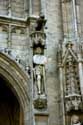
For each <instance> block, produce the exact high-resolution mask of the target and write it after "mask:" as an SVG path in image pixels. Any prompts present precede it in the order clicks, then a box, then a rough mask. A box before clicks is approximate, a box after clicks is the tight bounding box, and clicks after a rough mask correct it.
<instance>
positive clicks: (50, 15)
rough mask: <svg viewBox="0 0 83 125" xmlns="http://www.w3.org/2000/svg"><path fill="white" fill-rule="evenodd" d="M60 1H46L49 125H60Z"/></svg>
mask: <svg viewBox="0 0 83 125" xmlns="http://www.w3.org/2000/svg"><path fill="white" fill-rule="evenodd" d="M60 4H61V3H60V0H47V1H46V10H45V12H46V18H47V30H46V34H47V49H46V55H47V57H48V63H47V67H46V68H47V69H46V71H47V82H46V86H47V95H48V110H49V125H61V123H62V116H61V110H60V94H61V93H60V84H59V74H58V70H57V67H58V66H57V46H58V43H59V41H60V40H63V33H62V15H61V5H60Z"/></svg>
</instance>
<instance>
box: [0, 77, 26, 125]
mask: <svg viewBox="0 0 83 125" xmlns="http://www.w3.org/2000/svg"><path fill="white" fill-rule="evenodd" d="M23 117H24V116H23V109H22V106H21V105H20V103H19V101H18V99H17V98H16V96H15V95H14V93H13V91H12V90H11V88H10V87H9V83H8V81H6V80H5V79H4V78H3V77H2V76H0V125H5V124H6V125H23V121H24V119H23Z"/></svg>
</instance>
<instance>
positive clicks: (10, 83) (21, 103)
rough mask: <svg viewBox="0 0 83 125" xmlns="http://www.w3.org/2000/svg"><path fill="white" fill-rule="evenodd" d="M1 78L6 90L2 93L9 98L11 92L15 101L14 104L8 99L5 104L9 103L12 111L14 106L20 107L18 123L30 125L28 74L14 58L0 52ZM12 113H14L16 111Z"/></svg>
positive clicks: (19, 124)
mask: <svg viewBox="0 0 83 125" xmlns="http://www.w3.org/2000/svg"><path fill="white" fill-rule="evenodd" d="M0 80H1V81H2V83H3V84H1V86H2V87H3V90H4V91H5V92H4V94H2V95H3V96H5V98H7V94H8V93H9V95H10V99H11V100H12V98H13V101H14V102H13V101H12V102H13V104H12V103H11V101H10V100H9V99H8V100H7V101H6V102H4V105H6V103H7V105H8V104H9V105H10V107H11V108H9V111H11V109H12V108H13V109H14V107H13V106H15V108H16V106H17V107H18V112H19V113H17V114H18V115H17V117H16V118H17V119H19V118H20V120H17V121H18V124H16V125H26V124H27V125H30V108H29V107H30V104H29V103H30V101H29V79H28V75H27V74H26V73H25V72H24V71H23V70H22V69H21V68H20V67H19V65H18V64H17V63H16V62H15V61H14V60H13V59H12V58H10V57H9V56H7V55H5V54H3V53H0ZM11 96H12V97H11ZM3 100H4V99H3ZM1 103H2V102H1ZM4 109H5V108H4ZM14 111H15V110H14ZM10 114H11V113H10ZM12 115H14V113H13V114H12ZM13 123H14V122H13ZM11 125H13V124H11ZM14 125H15V124H14Z"/></svg>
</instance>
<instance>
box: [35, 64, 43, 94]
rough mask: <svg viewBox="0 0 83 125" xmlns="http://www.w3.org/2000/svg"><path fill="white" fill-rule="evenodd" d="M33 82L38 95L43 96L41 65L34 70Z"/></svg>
mask: <svg viewBox="0 0 83 125" xmlns="http://www.w3.org/2000/svg"><path fill="white" fill-rule="evenodd" d="M34 80H35V84H36V88H37V94H38V95H40V96H41V95H45V86H44V84H45V68H44V66H43V65H36V66H35V68H34Z"/></svg>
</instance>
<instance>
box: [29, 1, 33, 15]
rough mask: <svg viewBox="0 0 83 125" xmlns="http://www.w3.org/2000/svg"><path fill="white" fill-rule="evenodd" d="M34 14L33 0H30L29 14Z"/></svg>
mask: <svg viewBox="0 0 83 125" xmlns="http://www.w3.org/2000/svg"><path fill="white" fill-rule="evenodd" d="M31 15H32V0H29V16H31Z"/></svg>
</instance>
